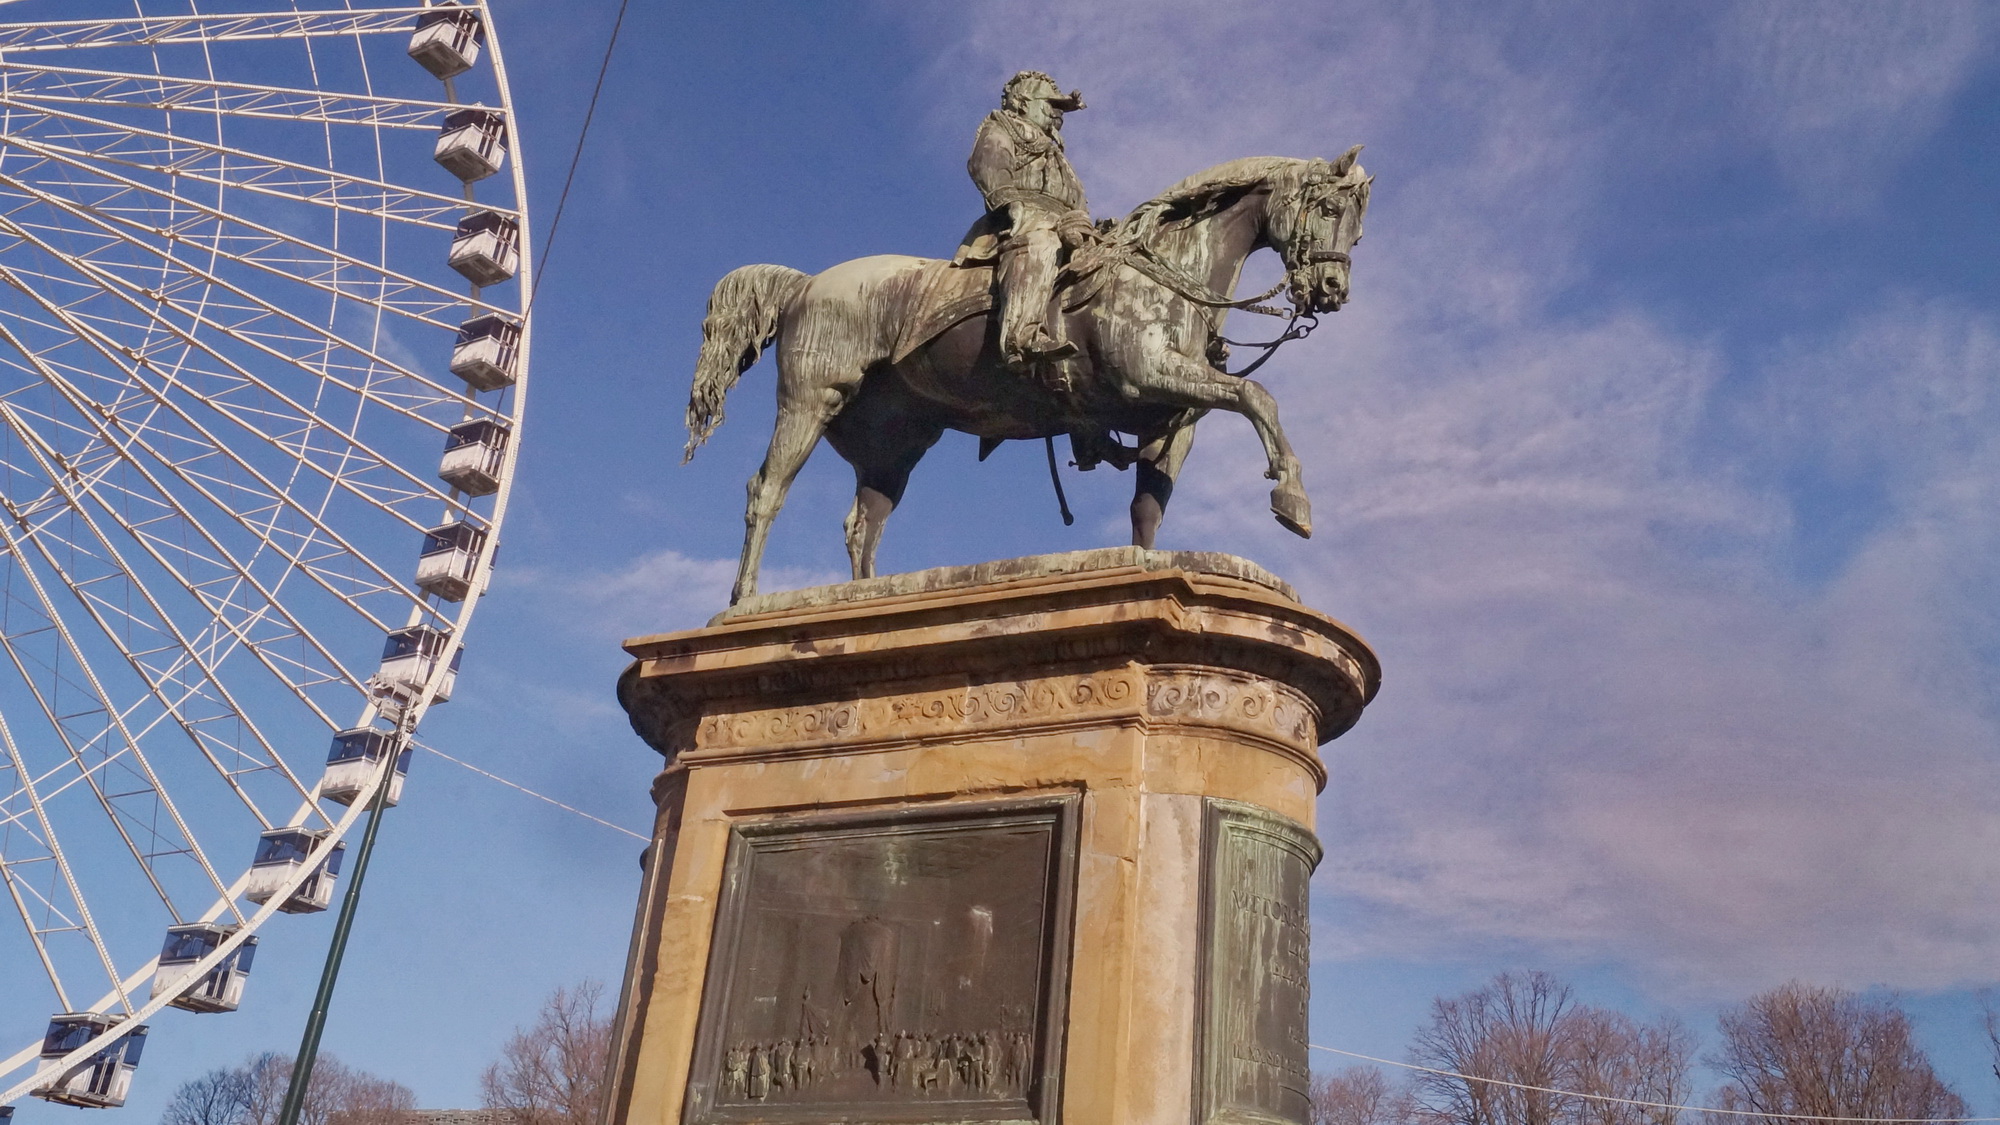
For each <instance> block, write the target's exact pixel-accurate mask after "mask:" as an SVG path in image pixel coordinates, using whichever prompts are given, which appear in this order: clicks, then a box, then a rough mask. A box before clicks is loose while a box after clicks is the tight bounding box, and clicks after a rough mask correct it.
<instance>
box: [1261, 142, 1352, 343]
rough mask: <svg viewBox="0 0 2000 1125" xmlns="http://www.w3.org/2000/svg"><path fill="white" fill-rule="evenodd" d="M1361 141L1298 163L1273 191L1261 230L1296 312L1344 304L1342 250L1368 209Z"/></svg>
mask: <svg viewBox="0 0 2000 1125" xmlns="http://www.w3.org/2000/svg"><path fill="white" fill-rule="evenodd" d="M1360 152H1361V146H1360V145H1355V146H1354V147H1353V148H1350V149H1348V150H1347V152H1346V153H1344V154H1343V155H1342V156H1341V157H1340V159H1338V160H1335V161H1333V162H1331V163H1329V162H1327V161H1325V160H1308V161H1304V162H1302V163H1301V165H1300V166H1299V171H1298V173H1297V174H1296V183H1294V184H1292V185H1291V186H1289V187H1286V188H1283V189H1281V190H1280V191H1278V192H1277V193H1276V195H1275V197H1274V198H1273V200H1272V205H1271V207H1270V209H1269V210H1268V211H1267V212H1266V218H1265V234H1266V237H1267V238H1268V239H1269V240H1270V243H1271V245H1272V246H1274V247H1276V248H1277V250H1278V253H1279V254H1280V255H1281V256H1282V257H1283V258H1284V260H1285V287H1286V290H1287V292H1289V293H1290V295H1291V298H1292V305H1293V307H1294V308H1296V309H1297V310H1298V311H1299V312H1300V313H1320V312H1335V311H1338V310H1339V308H1340V306H1342V305H1344V304H1346V303H1347V285H1348V270H1349V266H1350V265H1351V263H1350V262H1349V260H1348V257H1347V252H1348V249H1349V248H1350V247H1352V246H1353V245H1354V244H1355V243H1357V242H1360V241H1361V220H1362V217H1363V216H1364V215H1366V214H1367V213H1368V185H1369V184H1371V183H1373V182H1374V180H1373V178H1371V177H1370V176H1369V175H1368V173H1367V171H1366V170H1365V169H1363V168H1362V167H1361V165H1360V164H1359V163H1357V162H1356V160H1355V157H1356V156H1358V155H1359V154H1360Z"/></svg>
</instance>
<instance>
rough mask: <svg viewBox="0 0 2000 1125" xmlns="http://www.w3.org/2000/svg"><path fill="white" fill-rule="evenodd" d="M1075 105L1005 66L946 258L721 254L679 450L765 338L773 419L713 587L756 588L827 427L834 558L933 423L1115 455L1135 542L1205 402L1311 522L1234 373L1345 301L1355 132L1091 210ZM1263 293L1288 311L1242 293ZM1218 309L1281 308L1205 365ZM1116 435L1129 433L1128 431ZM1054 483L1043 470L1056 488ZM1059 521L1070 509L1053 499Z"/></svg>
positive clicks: (860, 561) (1281, 510) (867, 563)
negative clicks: (1258, 285)
mask: <svg viewBox="0 0 2000 1125" xmlns="http://www.w3.org/2000/svg"><path fill="white" fill-rule="evenodd" d="M1082 108H1083V98H1082V96H1081V95H1080V94H1078V93H1076V92H1071V93H1069V94H1067V95H1065V94H1063V93H1061V92H1060V87H1058V86H1057V85H1056V84H1055V82H1054V81H1053V80H1052V79H1050V78H1049V76H1048V75H1046V74H1042V73H1040V72H1038V71H1023V72H1022V73H1020V74H1017V75H1015V76H1014V77H1013V78H1012V79H1010V80H1009V81H1008V82H1007V84H1006V87H1005V88H1004V90H1003V91H1002V94H1001V107H1000V108H999V109H998V110H996V111H994V112H993V113H992V114H990V115H988V117H987V118H986V120H985V121H984V122H983V123H982V124H981V125H980V127H979V133H978V137H977V139H976V141H975V142H974V147H973V154H972V159H971V160H970V161H969V162H968V164H967V167H968V169H969V170H970V172H971V173H972V178H973V182H974V183H975V184H977V185H978V187H979V189H980V193H981V194H982V195H983V196H984V198H985V202H986V206H987V211H986V214H985V215H984V216H982V217H981V218H980V219H979V220H978V221H977V222H976V223H974V224H973V226H972V229H971V230H970V231H969V232H968V233H967V235H966V238H965V241H964V243H963V244H962V245H961V246H960V247H959V250H958V253H957V255H956V256H955V257H953V258H952V259H949V260H941V259H932V258H916V257H908V256H905V255H900V254H880V255H875V256H873V257H867V258H857V259H855V260H853V261H850V262H843V263H841V264H839V265H836V266H834V267H832V268H830V269H828V270H825V271H824V272H822V273H819V274H816V275H811V274H806V273H803V272H801V271H799V270H795V269H792V268H790V267H788V266H774V265H755V266H743V267H742V268H740V269H736V270H732V271H730V273H729V274H728V275H726V276H725V277H723V279H722V280H721V281H720V282H719V283H717V285H716V287H715V291H714V293H713V294H712V295H711V296H710V297H709V301H708V315H707V317H706V318H705V319H704V320H703V322H702V346H701V358H700V361H699V363H698V364H697V366H696V368H695V377H694V391H693V394H692V396H691V397H690V399H689V402H688V408H687V425H688V433H689V438H688V444H687V456H688V457H693V456H694V451H695V450H696V448H698V447H699V446H700V445H701V444H702V442H704V441H706V440H707V439H708V437H709V435H710V434H712V433H714V432H715V428H716V427H717V426H719V425H721V424H722V419H723V400H724V398H725V397H726V396H727V395H728V393H729V390H730V388H731V387H733V386H735V385H736V381H737V380H738V379H739V378H740V377H741V376H742V374H743V372H744V371H746V370H748V369H749V368H750V366H751V365H752V364H754V363H756V362H757V359H758V357H759V356H760V355H762V354H763V352H764V349H765V348H767V347H769V346H771V345H772V344H773V343H775V344H776V346H777V352H778V419H777V425H776V427H775V429H774V430H773V432H772V434H771V445H770V449H769V451H768V452H767V453H766V454H765V456H764V464H763V467H761V468H760V469H758V470H757V473H756V475H755V476H753V477H751V479H750V486H749V492H750V496H749V507H748V509H747V510H746V512H745V513H744V522H745V524H746V525H747V527H746V531H745V534H744V539H743V554H742V557H741V559H740V560H739V562H738V566H737V573H736V585H735V588H734V590H733V591H732V592H731V594H730V602H731V604H734V603H735V602H737V601H740V600H741V599H743V598H745V597H748V596H749V595H751V594H754V593H755V592H756V590H757V570H758V565H759V563H760V561H761V560H762V558H763V554H764V543H765V538H766V536H767V535H768V534H769V532H770V528H771V521H772V520H773V519H775V518H776V517H777V514H778V509H779V508H780V507H781V506H782V505H783V504H784V502H785V493H786V492H787V490H789V489H790V488H791V485H792V480H793V478H795V477H796V476H797V475H798V472H799V469H800V468H801V467H803V466H804V465H805V462H806V457H807V456H808V455H809V454H811V452H812V451H813V448H814V447H815V446H816V445H818V444H819V440H820V438H822V437H824V438H826V440H827V441H828V442H829V443H831V444H832V446H833V448H834V450H835V451H836V452H838V453H839V454H840V455H841V457H843V458H845V459H846V460H847V462H848V463H849V464H850V465H852V466H853V467H854V477H855V491H854V506H853V508H852V509H851V510H850V511H849V512H848V516H847V521H846V531H847V554H848V558H849V560H850V562H851V563H852V564H853V568H854V577H856V578H868V577H872V576H873V575H874V573H875V548H876V546H877V544H879V543H880V542H881V537H882V527H883V524H884V523H885V522H887V520H888V518H889V513H890V512H891V511H893V510H894V509H895V507H896V504H897V503H898V502H899V501H900V500H901V499H902V497H903V489H904V486H905V485H906V484H907V483H908V482H909V478H910V471H911V470H912V469H913V468H915V467H916V464H917V462H918V460H920V459H921V458H922V457H923V455H924V453H925V451H927V450H928V449H930V447H931V446H932V445H933V444H935V443H936V442H937V440H938V438H939V437H941V436H943V434H944V431H946V430H948V429H949V430H958V431H961V432H964V433H969V434H975V435H977V436H978V437H979V438H980V457H981V458H982V459H984V458H985V456H986V455H987V454H988V453H990V452H992V450H993V448H994V447H995V446H997V445H998V444H999V443H1000V442H1002V441H1007V440H1011V439H1037V438H1039V439H1043V440H1045V441H1048V442H1049V443H1050V445H1049V466H1050V471H1051V472H1052V473H1053V472H1054V470H1055V452H1054V444H1053V441H1054V439H1055V438H1056V437H1057V436H1059V435H1060V436H1066V437H1068V438H1069V441H1070V447H1071V449H1072V451H1073V456H1074V458H1075V463H1076V465H1077V466H1078V467H1079V468H1083V469H1090V468H1094V467H1096V466H1097V465H1098V464H1100V463H1110V464H1112V465H1114V466H1116V467H1117V468H1120V469H1124V468H1134V469H1136V473H1135V477H1136V481H1135V492H1134V496H1133V500H1132V541H1133V542H1134V543H1135V544H1137V545H1139V546H1141V547H1151V546H1152V545H1153V537H1154V534H1155V532H1156V531H1157V530H1158V528H1159V524H1160V519H1161V517H1162V516H1163V515H1164V513H1165V511H1166V505H1167V500H1168V498H1169V497H1170V496H1171V495H1172V493H1173V487H1174V479H1175V478H1176V477H1177V476H1178V475H1179V473H1180V470H1181V465H1182V464H1183V463H1184V462H1185V461H1186V459H1187V454H1188V450H1189V448H1190V446H1191V444H1192V442H1193V440H1194V425H1195V422H1196V421H1197V420H1198V419H1199V418H1201V416H1202V415H1204V414H1206V413H1207V412H1208V411H1210V410H1232V411H1235V412H1236V413H1238V414H1241V415H1243V416H1244V417H1245V418H1247V419H1249V421H1250V424H1251V425H1252V426H1253V427H1255V429H1256V431H1257V436H1258V438H1259V440H1260V441H1262V443H1263V446H1264V456H1265V459H1266V463H1267V468H1266V472H1265V475H1266V476H1267V477H1269V478H1270V479H1272V480H1273V481H1275V482H1277V483H1276V485H1275V486H1274V487H1273V488H1272V489H1271V512H1272V514H1273V515H1274V516H1276V517H1277V520H1278V522H1279V523H1280V524H1282V525H1284V526H1285V527H1286V528H1288V529H1290V530H1291V531H1293V532H1295V533H1297V534H1299V535H1301V536H1309V535H1311V534H1312V515H1311V512H1312V509H1311V505H1310V503H1309V502H1308V500H1307V499H1306V492H1305V487H1304V485H1303V484H1302V483H1301V481H1300V470H1299V460H1298V457H1297V456H1296V455H1295V454H1294V453H1293V451H1292V446H1291V443H1290V442H1289V441H1287V440H1286V439H1285V432H1284V430H1283V429H1282V428H1280V427H1279V425H1278V407H1277V403H1276V402H1275V401H1273V399H1272V398H1271V395H1270V393H1269V392H1268V391H1266V390H1265V389H1264V388H1263V387H1262V386H1261V385H1259V384H1258V383H1257V382H1256V381H1255V380H1253V379H1250V378H1249V377H1248V376H1249V374H1250V372H1252V371H1254V370H1255V369H1256V367H1257V366H1258V365H1259V364H1261V363H1262V362H1263V361H1264V360H1265V359H1268V358H1270V356H1271V354H1272V353H1273V351H1274V350H1275V349H1276V347H1277V346H1279V345H1280V344H1282V343H1284V342H1285V341H1287V340H1293V339H1297V338H1299V337H1301V336H1303V335H1305V333H1306V332H1308V331H1310V330H1311V329H1312V327H1313V326H1314V325H1315V324H1317V319H1316V318H1317V316H1318V314H1320V313H1326V312H1334V311H1337V310H1339V308H1340V307H1341V305H1343V304H1345V303H1346V301H1347V297H1348V275H1349V267H1350V262H1349V259H1348V251H1349V249H1350V248H1351V247H1353V245H1354V244H1355V243H1357V242H1360V241H1361V222H1362V218H1363V216H1364V215H1365V214H1366V213H1367V210H1368V193H1369V187H1370V185H1371V183H1372V180H1371V179H1370V177H1369V176H1368V174H1367V172H1366V171H1364V170H1363V169H1362V167H1361V165H1360V164H1359V163H1357V162H1356V159H1355V158H1356V156H1357V155H1358V154H1359V153H1360V151H1361V146H1360V145H1356V146H1354V147H1353V148H1351V149H1349V150H1348V151H1347V152H1346V153H1344V154H1342V155H1341V156H1340V157H1339V158H1338V159H1336V160H1332V161H1327V160H1323V159H1318V158H1312V159H1294V158H1290V157H1276V156H1255V157H1247V158H1244V159H1240V160H1232V161H1229V162H1227V163H1224V164H1218V165H1216V166H1215V167H1213V168H1210V169H1208V170H1207V171H1204V172H1198V173H1196V174H1195V175H1192V176H1189V177H1187V178H1186V179H1184V180H1181V181H1180V182H1179V183H1176V184H1174V185H1173V186H1172V187H1170V188H1168V189H1167V190H1166V191H1164V192H1162V193H1160V194H1159V195H1157V196H1155V197H1153V198H1152V199H1150V200H1148V201H1147V202H1145V203H1142V204H1140V205H1139V206H1138V207H1137V208H1136V209H1134V210H1133V211H1132V213H1131V214H1130V215H1128V216H1126V217H1125V218H1124V219H1123V220H1119V221H1115V222H1114V221H1109V220H1107V221H1104V222H1101V223H1093V222H1092V221H1091V219H1090V214H1089V211H1088V209H1087V208H1086V206H1085V202H1084V195H1083V187H1082V184H1081V182H1080V181H1079V180H1078V178H1077V176H1076V173H1075V171H1074V170H1073V169H1071V167H1070V164H1069V160H1068V158H1067V156H1066V155H1065V154H1064V151H1063V144H1062V134H1061V130H1062V120H1063V114H1064V113H1065V112H1072V111H1075V110H1079V109H1082ZM1267 248H1268V249H1274V250H1276V251H1277V252H1278V255H1279V257H1280V258H1281V259H1283V262H1284V267H1285V276H1284V278H1283V280H1281V281H1280V282H1279V283H1278V285H1276V286H1274V287H1273V288H1272V289H1271V290H1270V291H1269V292H1266V293H1263V294H1260V295H1258V296H1255V297H1249V298H1236V297H1233V296H1231V294H1232V293H1233V292H1234V291H1235V288H1236V282H1237V278H1238V275H1239V274H1240V273H1241V271H1242V268H1243V262H1244V260H1245V259H1246V258H1248V257H1249V256H1250V255H1251V254H1252V253H1254V252H1256V251H1258V250H1262V249H1267ZM1281 291H1282V292H1283V293H1284V295H1285V296H1286V297H1287V299H1288V300H1289V303H1290V306H1291V307H1290V308H1289V310H1283V311H1281V310H1279V309H1276V308H1273V307H1270V306H1267V305H1265V304H1263V303H1262V302H1264V301H1267V300H1270V299H1271V298H1273V297H1275V296H1277V295H1278V294H1279V293H1280V292H1281ZM1233 309H1244V310H1249V311H1254V312H1259V313H1265V314H1269V315H1273V316H1280V317H1286V318H1287V325H1286V328H1285V330H1284V331H1283V332H1281V333H1280V334H1279V335H1278V336H1277V337H1276V338H1275V339H1273V340H1270V341H1267V342H1260V343H1258V344H1256V345H1253V346H1254V347H1257V348H1261V349H1263V354H1262V356H1261V357H1260V358H1258V359H1257V360H1256V361H1255V362H1253V363H1251V364H1250V365H1249V366H1248V367H1246V368H1245V369H1243V370H1242V371H1238V372H1233V373H1232V372H1230V371H1227V370H1226V369H1225V365H1226V363H1227V360H1228V356H1229V347H1228V345H1229V344H1230V343H1232V341H1229V340H1226V339H1225V338H1224V337H1223V335H1222V325H1223V319H1224V318H1225V317H1226V316H1227V315H1228V314H1229V312H1230V311H1231V310H1233ZM1119 435H1127V436H1129V437H1131V438H1132V442H1131V444H1129V445H1128V444H1126V443H1125V442H1124V441H1122V440H1120V437H1119ZM1059 487H1060V485H1059V484H1058V488H1059ZM1064 515H1065V519H1067V518H1068V513H1067V511H1065V513H1064Z"/></svg>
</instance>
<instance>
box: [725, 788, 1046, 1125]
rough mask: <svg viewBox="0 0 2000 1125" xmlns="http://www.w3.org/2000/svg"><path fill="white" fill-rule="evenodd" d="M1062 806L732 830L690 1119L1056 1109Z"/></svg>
mask: <svg viewBox="0 0 2000 1125" xmlns="http://www.w3.org/2000/svg"><path fill="white" fill-rule="evenodd" d="M1073 809H1074V802H1073V800H1070V799H1062V800H1041V801H1029V802H1018V801H1017V802H1011V803H1008V804H1003V805H981V806H974V807H972V808H971V809H969V810H968V809H966V808H965V807H963V806H961V807H960V808H959V809H956V810H951V809H947V810H933V811H918V812H904V813H898V814H890V815H886V816H879V817H874V818H872V819H868V818H862V819H857V818H855V817H852V816H849V817H836V818H815V819H814V820H811V821H801V822H790V823H785V824H781V825H762V826H753V827H746V828H741V829H739V830H738V832H737V835H736V838H735V840H734V842H733V844H732V849H731V853H730V858H729V869H728V872H727V874H726V876H725V882H724V895H725V901H724V903H723V908H722V910H721V912H720V913H719V914H718V918H717V928H716V934H715V943H716V944H715V947H714V948H715V952H714V954H713V957H712V964H711V966H710V971H709V981H710V984H709V991H708V995H707V996H706V997H705V998H704V1003H703V1011H702V1017H701V1027H700V1030H699V1032H698V1040H699V1045H698V1047H697V1051H696V1059H695V1071H694V1074H693V1075H692V1076H691V1079H690V1083H689V1090H688V1093H689V1105H690V1112H689V1115H688V1120H689V1121H690V1122H694V1123H705V1122H748V1121H800V1122H804V1121H814V1122H819V1121H825V1120H829V1119H835V1118H838V1119H842V1120H848V1119H867V1120H883V1121H893V1120H913V1121H914V1120H932V1119H934V1118H936V1117H937V1115H939V1114H941V1113H942V1114H946V1115H948V1116H949V1117H951V1118H952V1119H953V1120H966V1121H978V1120H987V1121H1021V1120H1049V1119H1050V1117H1049V1116H1047V1114H1046V1111H1047V1110H1048V1109H1049V1107H1050V1103H1051V1101H1052V1098H1051V1095H1052V1093H1053V1092H1054V1088H1055V1083H1054V1082H1053V1077H1052V1074H1053V1072H1052V1068H1053V1067H1054V1066H1055V1065H1056V1054H1057V1052H1056V1049H1055V1044H1056V1043H1057V1042H1058V1041H1059V1040H1060V1036H1059V1035H1058V1034H1055V1033H1054V1030H1053V1029H1055V1028H1057V1027H1059V1026H1060V1024H1059V1023H1058V1022H1056V1021H1057V1020H1059V1018H1060V1016H1059V1013H1058V1011H1057V1009H1058V1008H1059V1006H1060V1003H1061V997H1062V995H1063V994H1064V993H1065V992H1066V989H1065V988H1063V987H1062V982H1061V976H1062V971H1063V964H1064V960H1065V957H1066V951H1067V948H1068V936H1067V927H1068V914H1069V907H1068V902H1069V894H1068V890H1067V887H1068V878H1069V876H1068V872H1069V869H1070V867H1071V866H1072V864H1071V863H1070V861H1069V860H1068V858H1067V857H1068V856H1069V855H1070V854H1072V851H1073V845H1072V843H1071V841H1072V839H1073V833H1072V832H1071V830H1070V828H1069V823H1070V818H1071V817H1072V816H1073Z"/></svg>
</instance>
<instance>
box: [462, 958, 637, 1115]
mask: <svg viewBox="0 0 2000 1125" xmlns="http://www.w3.org/2000/svg"><path fill="white" fill-rule="evenodd" d="M603 991H604V988H603V986H602V985H600V984H598V983H597V982H596V981H584V982H583V983H582V984H579V985H577V986H576V987H575V988H573V989H567V988H558V989H556V990H555V992H554V993H553V994H552V995H551V996H550V997H549V998H548V1000H547V1001H546V1002H544V1003H543V1005H542V1011H541V1014H540V1016H539V1017H538V1018H537V1019H536V1020H535V1026H533V1027H531V1028H529V1029H527V1030H526V1031H516V1032H515V1033H514V1035H513V1037H512V1038H510V1039H508V1040H507V1043H506V1045H505V1046H504V1047H502V1048H501V1049H500V1060H499V1061H498V1062H496V1063H494V1064H493V1065H491V1066H489V1067H487V1068H486V1073H485V1074H483V1075H481V1076H480V1081H479V1085H480V1093H481V1095H482V1100H483V1101H484V1102H485V1104H486V1108H488V1109H498V1110H504V1111H506V1112H507V1113H508V1114H509V1116H510V1117H511V1118H512V1119H513V1125H595V1123H596V1120H597V1110H598V1106H599V1103H600V1102H601V1101H602V1099H603V1096H604V1070H605V1066H606V1064H607V1060H608V1058H609V1054H610V1048H611V1021H610V1020H609V1019H600V1018H599V1017H598V1015H597V1003H598V999H599V998H600V996H602V994H603Z"/></svg>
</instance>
